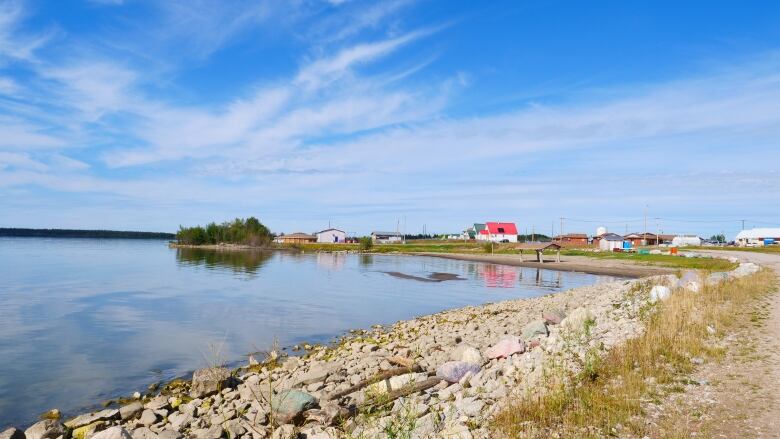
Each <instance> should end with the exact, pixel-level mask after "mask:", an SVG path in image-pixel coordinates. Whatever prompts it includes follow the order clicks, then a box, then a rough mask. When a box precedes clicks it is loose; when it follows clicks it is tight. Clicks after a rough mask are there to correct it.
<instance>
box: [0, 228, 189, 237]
mask: <svg viewBox="0 0 780 439" xmlns="http://www.w3.org/2000/svg"><path fill="white" fill-rule="evenodd" d="M0 236H14V237H27V238H101V239H173V238H175V237H176V235H174V234H173V233H162V232H130V231H122V230H76V229H23V228H0Z"/></svg>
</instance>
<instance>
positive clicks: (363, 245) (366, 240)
mask: <svg viewBox="0 0 780 439" xmlns="http://www.w3.org/2000/svg"><path fill="white" fill-rule="evenodd" d="M373 247H374V240H373V239H371V237H370V236H364V237H362V238H360V251H364V252H367V251H369V250H371V249H372V248H373Z"/></svg>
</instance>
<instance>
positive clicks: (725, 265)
mask: <svg viewBox="0 0 780 439" xmlns="http://www.w3.org/2000/svg"><path fill="white" fill-rule="evenodd" d="M561 254H562V255H564V256H586V257H590V258H600V259H621V260H628V261H632V262H637V263H640V264H651V265H660V266H664V267H673V268H683V269H691V270H710V271H728V270H733V269H734V268H736V266H737V264H735V263H733V262H729V261H728V260H726V259H721V258H686V257H684V256H675V255H643V254H638V253H616V252H593V251H585V250H576V249H569V250H561Z"/></svg>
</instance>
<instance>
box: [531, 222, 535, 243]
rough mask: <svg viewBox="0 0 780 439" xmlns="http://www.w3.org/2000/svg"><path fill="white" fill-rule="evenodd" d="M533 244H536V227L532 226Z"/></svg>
mask: <svg viewBox="0 0 780 439" xmlns="http://www.w3.org/2000/svg"><path fill="white" fill-rule="evenodd" d="M531 242H536V226H531Z"/></svg>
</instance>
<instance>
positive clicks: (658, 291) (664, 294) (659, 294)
mask: <svg viewBox="0 0 780 439" xmlns="http://www.w3.org/2000/svg"><path fill="white" fill-rule="evenodd" d="M671 296H672V290H671V289H669V287H665V286H663V285H655V286H653V288H651V289H650V302H651V303H655V302H658V301H659V300H666V299H668V298H669V297H671Z"/></svg>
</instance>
